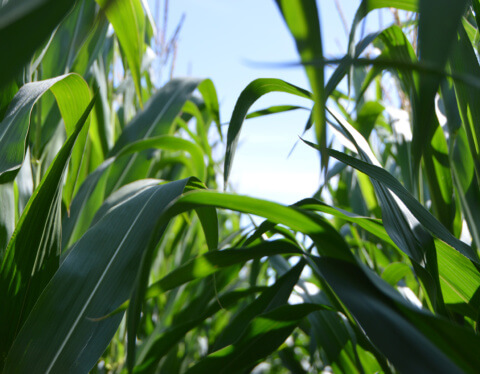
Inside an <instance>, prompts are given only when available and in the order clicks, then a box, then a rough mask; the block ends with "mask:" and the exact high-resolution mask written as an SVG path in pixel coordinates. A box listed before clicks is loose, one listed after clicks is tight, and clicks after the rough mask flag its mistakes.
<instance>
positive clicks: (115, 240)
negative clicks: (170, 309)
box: [5, 180, 188, 372]
mask: <svg viewBox="0 0 480 374" xmlns="http://www.w3.org/2000/svg"><path fill="white" fill-rule="evenodd" d="M147 182H148V183H150V181H147ZM187 183H188V180H180V181H176V182H171V183H167V184H163V185H156V186H149V187H146V188H143V189H140V190H139V192H138V193H137V194H134V195H133V196H130V198H128V199H126V200H124V201H119V202H118V203H117V204H116V205H115V206H113V207H112V208H111V209H109V210H108V212H106V214H105V215H104V216H103V217H102V218H101V219H100V220H99V221H98V222H97V223H96V224H95V225H94V226H93V227H92V228H91V229H90V230H89V231H88V232H87V233H86V234H85V235H84V236H83V237H82V238H81V239H80V240H79V241H77V242H76V244H75V245H74V246H73V248H72V249H71V250H70V251H69V253H68V255H67V257H66V258H65V259H64V261H63V262H62V265H61V266H60V268H59V269H58V271H57V272H56V273H55V275H54V276H53V278H52V280H51V282H50V283H49V284H48V285H47V287H46V289H45V291H44V292H43V294H42V295H41V297H40V298H39V299H38V301H37V303H36V305H35V307H34V308H33V310H32V312H31V313H30V315H29V318H28V319H27V321H26V322H25V325H24V327H23V328H22V330H21V331H20V333H19V335H18V337H17V339H16V340H15V342H14V344H13V346H12V348H11V349H10V352H9V354H8V357H7V360H6V366H5V370H7V371H11V370H15V371H17V372H32V370H33V371H37V372H48V371H50V370H52V371H67V372H71V371H75V372H80V371H81V372H87V371H89V370H90V369H91V368H92V367H93V365H94V364H95V363H96V362H97V360H98V358H99V357H100V356H101V354H102V353H103V351H104V350H105V348H106V347H107V345H108V343H109V342H110V340H111V339H112V337H113V335H114V333H115V331H116V329H117V328H118V324H119V323H120V320H121V318H122V314H119V315H116V316H114V317H112V318H108V319H104V320H97V319H98V318H99V317H103V316H105V315H107V314H108V313H110V312H111V311H113V310H115V309H116V308H117V307H118V306H120V305H121V304H122V303H123V302H124V301H125V300H126V299H128V297H129V295H130V292H131V290H132V284H133V282H134V280H135V276H136V274H137V271H138V265H139V262H140V258H141V256H142V252H143V250H144V249H145V246H146V245H147V244H148V241H149V238H150V236H151V235H152V230H153V229H154V228H155V227H156V221H157V220H156V218H157V217H158V216H159V214H160V213H161V212H162V210H163V209H165V207H166V206H167V205H168V204H169V203H170V202H171V201H172V200H173V199H175V198H176V197H178V196H179V195H180V194H181V193H182V192H183V190H184V188H185V186H186V184H187ZM153 235H155V233H153ZM99 248H101V250H99Z"/></svg>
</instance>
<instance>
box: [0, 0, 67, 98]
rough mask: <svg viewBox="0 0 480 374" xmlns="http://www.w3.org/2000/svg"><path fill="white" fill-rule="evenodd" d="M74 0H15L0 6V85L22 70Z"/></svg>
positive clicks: (1, 86) (0, 86)
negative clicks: (0, 53) (0, 54)
mask: <svg viewBox="0 0 480 374" xmlns="http://www.w3.org/2000/svg"><path fill="white" fill-rule="evenodd" d="M74 4H75V1H74V0H66V1H62V2H61V3H58V2H57V1H55V0H35V1H29V0H17V1H9V2H7V3H6V4H5V5H3V6H2V7H0V50H1V51H2V55H3V56H4V57H3V58H2V59H1V61H0V89H3V86H4V85H5V84H7V83H9V82H10V81H12V79H13V78H14V77H15V75H16V74H17V73H19V72H20V71H21V70H22V68H23V67H24V66H25V64H26V63H27V62H28V60H29V59H30V58H31V57H32V56H33V54H34V52H35V51H36V50H37V49H38V48H39V47H41V45H42V43H43V42H44V41H46V40H47V39H48V37H49V36H50V34H51V33H52V32H53V31H54V30H55V28H56V27H57V26H58V24H59V23H60V22H61V21H62V19H63V18H64V17H65V16H66V15H67V14H68V12H69V11H70V10H71V9H72V7H73V5H74ZM5 56H8V58H6V57H5Z"/></svg>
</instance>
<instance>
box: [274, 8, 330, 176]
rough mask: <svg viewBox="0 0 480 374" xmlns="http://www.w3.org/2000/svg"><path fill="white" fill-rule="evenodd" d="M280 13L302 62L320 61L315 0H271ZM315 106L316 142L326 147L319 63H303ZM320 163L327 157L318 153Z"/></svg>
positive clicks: (321, 70) (321, 54)
mask: <svg viewBox="0 0 480 374" xmlns="http://www.w3.org/2000/svg"><path fill="white" fill-rule="evenodd" d="M275 1H276V3H277V5H278V7H279V8H280V11H281V13H282V16H283V18H284V20H285V22H286V24H287V26H288V28H289V30H290V33H291V34H292V36H293V38H294V39H295V44H296V46H297V51H298V53H299V54H300V58H301V61H302V62H311V61H322V60H323V48H322V36H321V31H320V22H319V19H318V18H319V14H318V8H317V2H316V1H311V0H275ZM305 72H306V73H307V77H308V80H309V82H310V87H311V88H312V92H313V100H314V102H315V106H314V108H313V118H314V121H313V122H314V123H315V134H316V138H317V144H319V145H320V148H321V149H324V148H326V147H327V125H326V119H325V101H326V96H325V91H324V71H323V65H305ZM321 156H322V160H321V161H322V166H323V167H324V168H325V169H326V168H327V166H328V156H327V154H326V153H325V152H323V151H322V152H321Z"/></svg>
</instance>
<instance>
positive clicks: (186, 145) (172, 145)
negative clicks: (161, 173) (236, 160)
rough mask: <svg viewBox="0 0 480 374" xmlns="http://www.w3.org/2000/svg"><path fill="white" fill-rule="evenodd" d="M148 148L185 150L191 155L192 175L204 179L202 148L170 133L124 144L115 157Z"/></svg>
mask: <svg viewBox="0 0 480 374" xmlns="http://www.w3.org/2000/svg"><path fill="white" fill-rule="evenodd" d="M150 148H158V149H164V150H169V151H187V152H188V153H190V155H191V157H192V158H191V161H192V171H193V175H194V176H195V177H197V178H198V179H200V180H204V179H205V163H204V160H203V151H202V149H201V148H200V147H199V146H198V145H196V144H195V143H192V142H190V141H188V140H185V139H182V138H179V137H176V136H172V135H160V136H156V137H152V138H147V139H143V140H138V141H136V142H132V143H130V144H128V145H126V146H125V147H124V148H123V149H122V150H121V151H120V152H119V153H118V154H117V155H116V158H120V157H122V156H124V155H126V154H131V153H134V152H139V151H142V150H145V149H150Z"/></svg>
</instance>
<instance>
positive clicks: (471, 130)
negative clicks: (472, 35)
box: [449, 27, 480, 182]
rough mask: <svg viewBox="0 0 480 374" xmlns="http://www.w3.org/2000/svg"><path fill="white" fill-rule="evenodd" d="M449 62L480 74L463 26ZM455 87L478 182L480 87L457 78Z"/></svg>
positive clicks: (454, 67) (463, 71) (456, 68)
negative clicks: (478, 105)
mask: <svg viewBox="0 0 480 374" xmlns="http://www.w3.org/2000/svg"><path fill="white" fill-rule="evenodd" d="M449 63H450V68H451V70H452V71H455V72H458V73H461V74H469V75H473V76H475V77H478V76H479V75H480V66H479V64H478V60H477V56H476V54H475V50H474V49H473V47H472V45H471V43H470V41H469V39H468V36H467V35H466V33H465V30H464V29H463V27H461V28H460V29H459V30H458V36H457V40H456V41H455V43H454V48H453V51H452V54H451V55H450V58H449ZM454 87H455V93H456V99H457V105H458V111H459V113H460V118H461V120H462V124H463V128H464V129H465V134H466V140H467V141H468V150H469V152H470V154H471V158H472V159H473V166H474V170H475V175H476V179H477V182H479V181H480V161H479V155H480V132H479V131H478V129H477V127H478V123H479V122H478V121H479V120H480V110H479V108H478V107H477V105H476V104H475V103H476V102H477V100H478V99H479V98H480V89H479V88H477V87H472V86H470V85H468V84H466V83H464V82H460V81H457V80H455V81H454ZM465 151H466V149H465Z"/></svg>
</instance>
